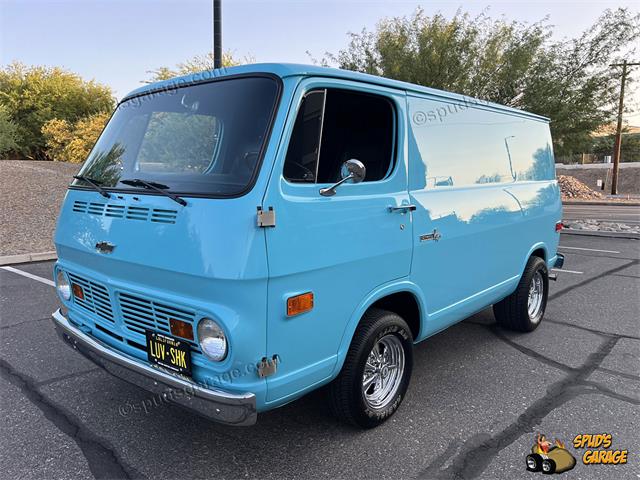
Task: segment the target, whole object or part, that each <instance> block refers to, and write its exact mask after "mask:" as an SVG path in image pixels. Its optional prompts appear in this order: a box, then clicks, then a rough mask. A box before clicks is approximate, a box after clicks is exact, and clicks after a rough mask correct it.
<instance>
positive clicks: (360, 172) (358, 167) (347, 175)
mask: <svg viewBox="0 0 640 480" xmlns="http://www.w3.org/2000/svg"><path fill="white" fill-rule="evenodd" d="M366 174H367V169H366V167H365V166H364V163H362V162H361V161H360V160H356V159H355V158H352V159H351V160H347V161H346V162H344V163H343V164H342V167H340V176H341V177H342V180H340V181H339V182H337V183H334V184H333V185H331V186H330V187H327V188H321V189H320V195H322V196H323V197H332V196H333V195H335V194H336V188H338V187H339V186H340V185H342V184H343V183H346V182H349V183H360V182H362V181H363V180H364V177H365V176H366Z"/></svg>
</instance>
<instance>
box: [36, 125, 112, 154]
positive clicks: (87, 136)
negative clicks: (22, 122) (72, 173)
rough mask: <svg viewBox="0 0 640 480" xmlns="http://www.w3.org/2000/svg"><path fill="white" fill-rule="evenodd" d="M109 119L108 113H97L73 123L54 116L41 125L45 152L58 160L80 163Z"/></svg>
mask: <svg viewBox="0 0 640 480" xmlns="http://www.w3.org/2000/svg"><path fill="white" fill-rule="evenodd" d="M107 120H109V114H108V113H97V114H94V115H89V116H87V117H84V118H81V119H80V120H78V121H77V122H75V123H69V122H68V121H66V120H60V119H57V118H54V119H52V120H49V121H48V122H47V123H45V124H44V126H43V127H42V135H43V137H44V139H45V144H46V154H47V156H48V157H50V158H51V159H52V160H55V161H58V162H72V163H82V162H84V161H85V160H86V158H87V156H88V155H89V152H90V151H91V149H92V148H93V145H94V144H95V143H96V140H97V139H98V137H99V136H100V133H101V132H102V129H103V128H104V126H105V124H106V123H107Z"/></svg>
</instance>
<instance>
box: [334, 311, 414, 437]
mask: <svg viewBox="0 0 640 480" xmlns="http://www.w3.org/2000/svg"><path fill="white" fill-rule="evenodd" d="M412 367H413V337H412V335H411V330H409V327H408V326H407V324H406V322H405V321H404V320H403V319H402V318H401V317H400V316H398V315H396V314H395V313H392V312H388V311H386V310H378V309H370V310H369V311H368V312H367V313H366V314H365V315H364V317H363V319H362V321H361V322H360V325H359V326H358V329H357V330H356V333H355V335H354V338H353V340H352V341H351V346H350V347H349V352H348V353H347V358H346V359H345V363H344V365H343V367H342V371H341V372H340V374H339V375H338V377H337V378H336V379H335V380H334V381H333V382H332V383H331V385H330V388H329V395H330V400H331V402H330V403H331V407H332V410H333V411H334V413H335V414H336V416H337V417H338V418H339V419H341V420H343V421H346V422H349V423H352V424H354V425H357V426H359V427H363V428H372V427H376V426H378V425H380V424H381V423H382V422H384V421H385V420H386V419H388V418H389V417H390V416H391V415H393V413H394V412H395V411H396V410H397V409H398V407H399V406H400V403H401V402H402V400H403V398H404V395H405V393H406V391H407V387H408V386H409V380H410V378H411V370H412Z"/></svg>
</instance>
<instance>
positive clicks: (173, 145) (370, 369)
mask: <svg viewBox="0 0 640 480" xmlns="http://www.w3.org/2000/svg"><path fill="white" fill-rule="evenodd" d="M548 123H549V121H548V119H546V118H543V117H539V116H537V115H532V114H530V113H526V112H523V111H520V110H516V109H513V108H507V107H504V106H500V105H495V104H490V103H487V102H483V101H480V100H476V99H472V98H467V97H464V96H461V95H457V94H452V93H446V92H442V91H438V90H434V89H430V88H425V87H421V86H417V85H412V84H408V83H403V82H399V81H393V80H388V79H384V78H379V77H375V76H371V75H365V74H359V73H353V72H348V71H342V70H336V69H329V68H320V67H312V66H303V65H288V64H261V65H246V66H239V67H233V68H229V69H221V70H214V71H209V72H202V73H199V74H195V75H191V76H186V77H181V78H177V79H173V80H169V81H164V82H160V83H155V84H151V85H147V86H144V87H142V88H139V89H138V90H135V91H134V92H132V93H131V94H129V95H128V96H127V97H125V98H124V99H123V100H122V101H121V102H120V103H119V105H118V107H117V109H116V111H115V112H114V114H113V116H112V118H111V120H110V121H109V123H108V125H107V126H106V128H105V129H104V131H103V132H102V135H101V136H100V139H99V140H98V142H97V143H96V145H95V147H94V148H93V150H92V151H91V153H90V155H89V157H88V158H87V161H86V162H85V164H84V166H83V167H82V169H81V170H80V172H79V174H78V175H77V176H76V177H75V179H74V180H73V183H72V184H71V185H70V186H69V190H68V192H67V195H66V198H65V201H64V204H63V206H62V211H61V213H60V218H59V222H58V228H57V231H56V235H55V244H56V249H57V252H58V262H57V264H56V266H55V272H54V277H55V280H56V285H57V291H58V294H59V296H60V300H61V302H62V308H61V309H60V310H58V311H56V312H55V313H54V314H53V320H54V324H55V326H56V329H57V331H58V332H59V334H60V336H61V338H62V339H63V340H64V341H65V342H67V343H69V344H70V345H72V346H73V347H74V348H76V349H77V350H78V351H80V352H81V353H82V354H84V355H85V356H87V357H88V358H90V359H91V360H93V361H94V362H95V363H97V364H98V365H100V366H102V367H104V368H105V369H106V370H108V371H109V372H111V373H112V374H114V375H116V376H118V377H121V378H123V379H125V380H127V381H129V382H132V383H134V384H136V385H139V386H141V387H143V388H145V389H147V390H149V391H151V392H154V394H157V395H161V396H163V397H164V398H169V399H170V400H171V401H173V402H176V403H178V404H180V405H183V406H185V407H187V408H190V409H192V410H194V411H196V412H198V413H199V414H201V415H204V416H206V417H207V418H210V419H213V420H215V421H218V422H222V423H225V424H232V425H251V424H253V423H255V421H256V417H257V413H258V412H262V411H265V410H269V409H272V408H275V407H278V406H281V405H284V404H286V403H288V402H291V401H292V400H295V399H296V398H299V397H300V396H302V395H304V394H305V393H307V392H309V391H311V390H314V389H317V388H319V387H321V386H324V385H327V392H328V397H329V403H330V404H331V406H332V408H333V410H334V411H335V413H336V414H337V416H338V417H339V418H340V419H342V420H345V421H347V422H351V423H353V424H355V425H358V426H361V427H364V428H369V427H374V426H376V425H378V424H380V423H381V422H383V421H384V420H385V419H387V418H388V417H389V416H390V415H392V414H393V413H394V412H395V410H396V409H397V408H398V407H399V405H400V403H401V402H402V400H403V398H404V396H405V394H406V391H407V387H408V385H409V380H410V377H411V370H412V368H413V366H414V365H413V357H412V347H413V345H414V344H415V343H418V342H420V341H422V340H424V339H426V338H428V337H429V336H431V335H434V334H435V333H437V332H439V331H441V330H443V329H445V328H447V327H448V326H450V325H452V324H454V323H456V322H459V321H461V320H463V319H465V318H466V317H468V316H470V315H472V314H473V313H475V312H478V311H480V310H482V309H484V308H486V307H488V306H491V305H493V311H494V312H495V317H496V320H497V322H498V324H500V325H501V326H504V327H506V328H510V329H513V330H518V331H523V332H528V331H531V330H534V329H535V328H536V327H537V326H538V325H539V324H540V322H541V320H542V317H543V315H544V311H545V306H546V302H547V294H548V282H549V279H550V278H552V275H550V274H549V271H550V269H551V268H554V267H555V268H560V267H562V263H563V257H562V255H560V254H558V253H557V250H556V249H557V246H558V239H559V228H560V227H561V225H562V224H561V223H560V221H561V208H562V207H561V202H560V195H559V190H558V185H557V182H556V179H555V170H554V157H553V151H552V143H551V136H550V133H549V125H548ZM419 367H420V365H418V368H419ZM423 367H424V366H423Z"/></svg>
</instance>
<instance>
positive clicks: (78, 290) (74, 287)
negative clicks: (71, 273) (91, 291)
mask: <svg viewBox="0 0 640 480" xmlns="http://www.w3.org/2000/svg"><path fill="white" fill-rule="evenodd" d="M71 291H72V292H73V296H74V297H76V298H78V299H80V300H84V292H83V291H82V287H81V286H80V285H78V284H77V283H72V284H71Z"/></svg>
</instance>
